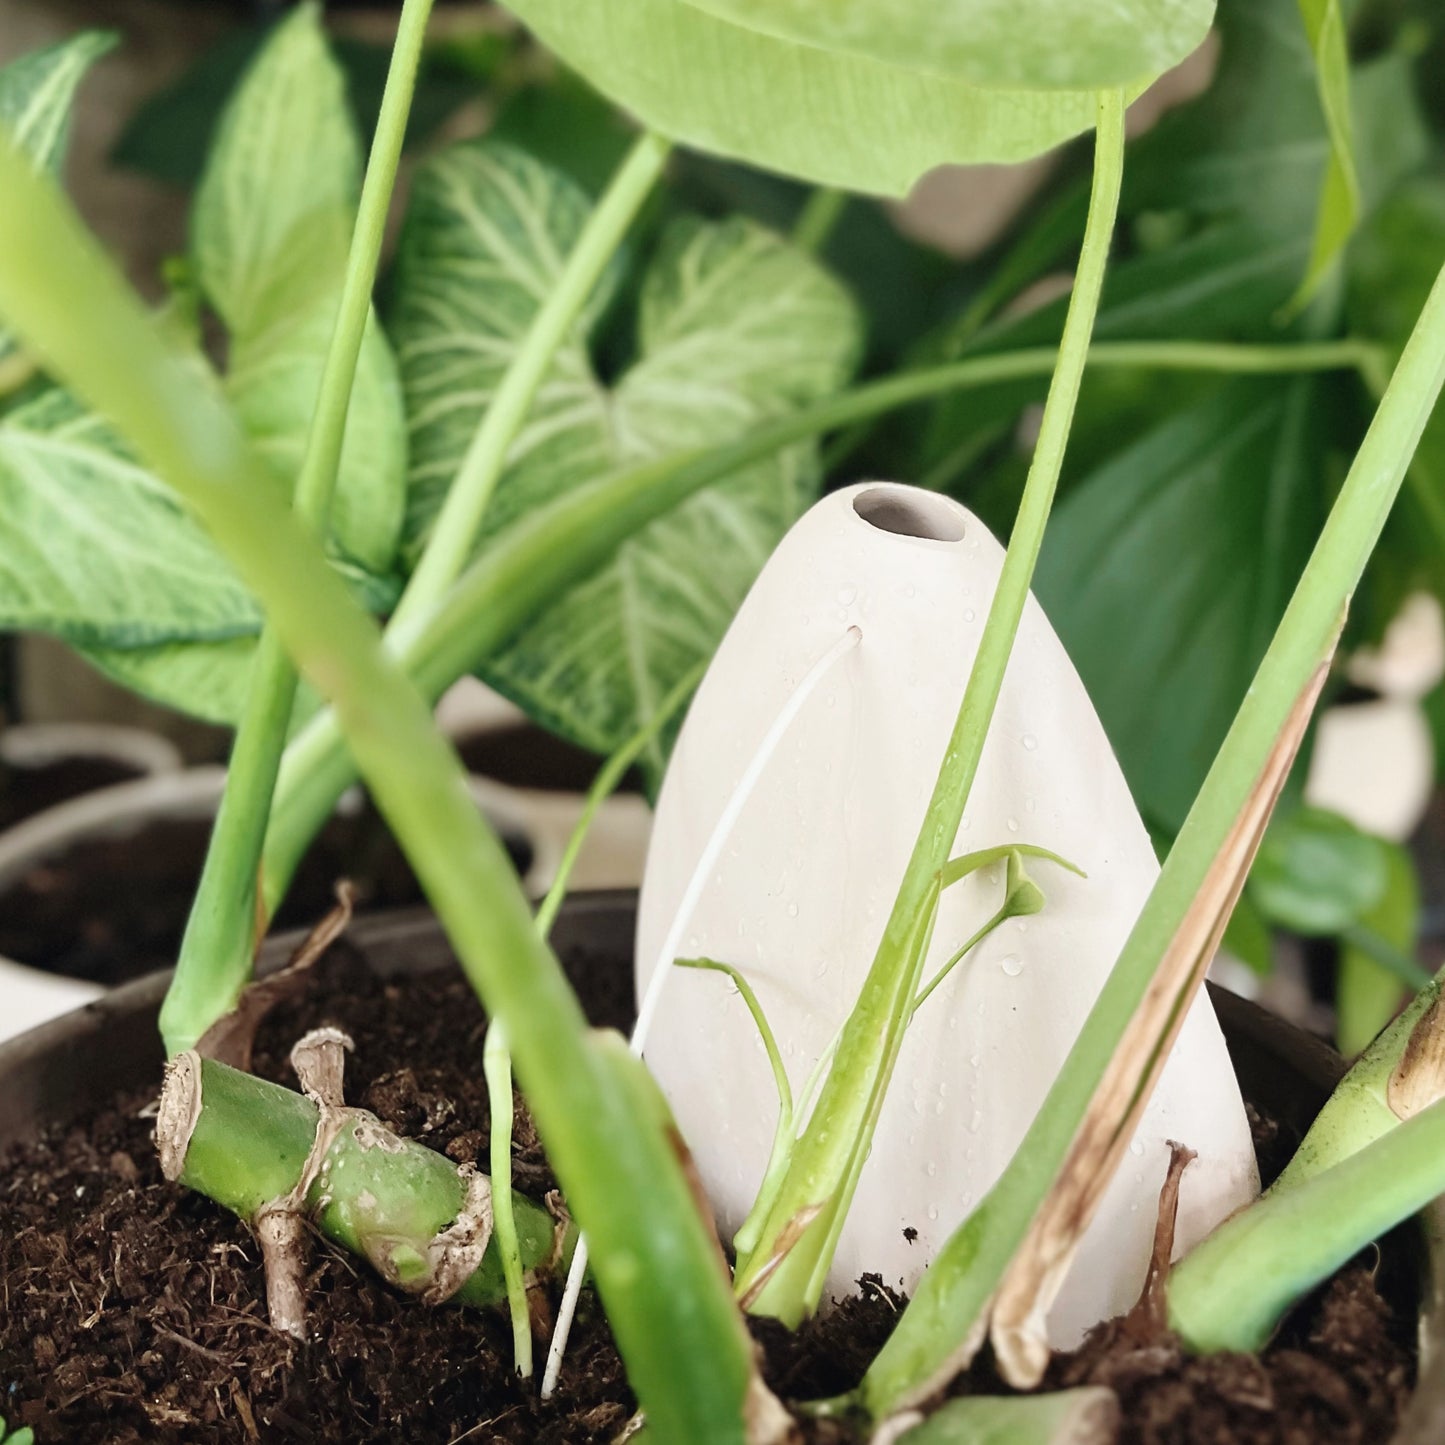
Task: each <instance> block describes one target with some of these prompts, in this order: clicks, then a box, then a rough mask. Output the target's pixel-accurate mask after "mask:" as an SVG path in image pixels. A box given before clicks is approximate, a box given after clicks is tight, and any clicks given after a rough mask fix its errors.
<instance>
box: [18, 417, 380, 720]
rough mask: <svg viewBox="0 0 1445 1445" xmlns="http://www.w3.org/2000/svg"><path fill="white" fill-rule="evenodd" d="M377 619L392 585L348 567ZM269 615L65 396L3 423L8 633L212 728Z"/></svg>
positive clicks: (240, 683)
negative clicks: (63, 647) (55, 641)
mask: <svg viewBox="0 0 1445 1445" xmlns="http://www.w3.org/2000/svg"><path fill="white" fill-rule="evenodd" d="M338 566H339V568H340V570H341V571H342V573H343V575H344V576H345V577H346V578H347V580H348V582H349V583H350V584H351V586H352V588H353V590H354V592H355V593H356V595H357V596H358V597H359V598H360V599H361V600H362V601H363V602H364V603H365V604H366V605H367V606H368V607H370V608H371V609H372V610H374V611H381V610H384V609H385V608H386V607H388V606H389V605H390V604H391V603H392V602H393V601H394V599H395V591H396V589H395V585H394V584H393V583H392V582H390V581H389V580H383V579H378V578H375V577H372V576H370V575H369V574H367V573H366V572H364V571H362V570H361V569H359V568H356V567H355V566H352V565H350V564H347V563H338ZM260 626H261V614H260V610H259V609H258V608H257V606H256V604H255V602H254V601H253V600H252V598H251V596H250V594H249V593H248V592H247V591H246V589H245V588H244V587H243V586H242V584H241V582H240V581H239V579H238V578H237V577H236V575H235V573H234V572H233V571H232V570H231V568H230V566H229V564H228V563H227V562H226V560H225V559H224V557H222V555H221V553H220V552H219V551H218V550H217V548H216V547H215V546H214V545H213V543H212V542H211V540H210V538H209V536H207V534H206V533H205V532H204V530H203V529H202V528H201V527H200V526H199V525H198V524H197V523H196V522H195V521H194V520H193V519H192V518H191V516H190V514H189V513H188V512H187V511H186V509H185V508H184V506H182V504H181V503H180V502H179V501H178V500H177V499H176V495H175V492H174V490H173V489H172V488H170V487H168V486H166V485H165V484H164V483H162V482H161V481H159V480H158V479H157V478H156V477H155V476H154V475H152V474H151V473H150V472H149V471H147V470H146V469H145V468H144V467H142V466H141V465H140V464H139V463H138V462H136V461H135V460H134V458H133V456H132V455H131V453H130V451H129V449H128V448H127V447H126V446H125V444H124V443H123V442H122V441H121V439H120V438H119V437H118V436H117V435H116V433H115V431H114V430H113V429H112V428H111V427H110V426H108V425H107V424H106V423H105V422H103V421H102V420H101V419H99V418H98V417H96V416H95V415H94V414H93V413H91V412H89V411H87V410H86V409H85V408H84V407H82V406H81V405H80V404H79V403H78V402H77V401H75V399H74V398H72V397H71V396H70V395H69V394H68V393H66V392H64V391H61V390H58V389H55V390H50V391H47V392H45V393H43V394H42V395H41V396H39V397H38V398H36V399H35V400H34V401H32V402H29V403H27V404H26V405H24V406H22V407H19V408H17V409H16V410H15V411H13V412H11V413H10V414H9V415H7V416H6V417H5V419H4V421H3V422H0V629H5V630H35V631H43V632H50V633H53V634H55V635H56V636H59V637H62V638H64V639H65V640H66V641H67V642H69V643H71V644H72V645H73V646H75V647H77V648H78V649H79V650H80V651H81V652H82V653H83V654H84V655H85V656H86V657H88V658H89V659H90V660H91V661H92V662H93V663H95V664H96V666H98V667H100V668H101V669H102V670H103V671H105V672H107V673H109V674H110V675H111V676H112V677H115V678H116V679H117V680H118V681H120V682H123V683H124V684H125V685H126V686H128V687H131V688H132V689H134V690H135V691H137V692H141V693H144V694H145V695H146V696H148V697H151V698H153V699H155V700H156V701H158V702H163V703H166V704H168V705H170V706H172V707H175V708H177V709H179V710H181V711H184V712H189V713H192V714H195V715H196V716H199V717H204V718H207V719H209V720H211V721H214V722H233V721H235V719H236V717H237V716H238V715H239V713H240V708H241V704H242V702H243V701H244V697H245V686H246V678H247V675H248V672H249V668H250V663H251V657H252V655H253V653H254V650H255V642H256V636H257V634H258V632H259V630H260Z"/></svg>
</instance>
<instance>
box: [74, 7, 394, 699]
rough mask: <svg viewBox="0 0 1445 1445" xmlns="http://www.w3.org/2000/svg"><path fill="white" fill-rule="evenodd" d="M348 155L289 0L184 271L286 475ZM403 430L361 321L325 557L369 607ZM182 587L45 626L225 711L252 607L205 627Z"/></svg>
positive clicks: (379, 344) (150, 689) (236, 101)
mask: <svg viewBox="0 0 1445 1445" xmlns="http://www.w3.org/2000/svg"><path fill="white" fill-rule="evenodd" d="M360 169H361V157H360V147H359V143H358V140H357V136H356V131H355V123H354V121H353V119H352V116H351V112H350V109H349V107H348V104H347V99H346V93H345V84H344V80H343V77H342V74H341V71H340V70H339V68H338V67H337V65H336V63H335V61H334V60H333V59H332V57H331V55H330V52H329V50H328V48H327V44H326V40H325V36H324V34H323V32H322V30H321V25H320V17H319V12H318V10H317V9H316V7H315V6H313V5H305V6H302V7H300V8H299V9H298V10H297V11H296V12H295V13H294V14H293V15H291V16H290V17H288V18H287V19H286V20H284V21H283V22H282V23H281V24H279V25H278V26H276V28H275V29H274V30H273V31H272V32H271V33H270V35H269V36H268V38H267V40H266V43H265V44H264V46H262V47H261V49H260V51H259V53H258V54H257V56H256V58H255V60H254V61H253V62H252V64H251V65H250V67H249V68H248V70H247V71H246V73H245V76H244V77H243V79H242V80H241V83H240V84H239V85H238V86H237V88H236V90H235V93H234V95H233V96H232V97H231V99H230V101H229V103H228V104H227V106H226V109H225V112H224V114H223V117H222V120H221V124H220V128H219V131H218V133H217V136H216V140H215V145H214V148H213V150H212V153H211V155H210V158H209V160H208V163H207V166H206V170H205V174H204V175H203V177H202V180H201V184H200V188H199V191H198V194H197V198H196V203H195V208H194V210H193V213H192V218H191V230H192V253H193V259H194V270H195V276H196V280H197V283H198V284H199V286H200V288H201V290H202V292H203V293H204V295H205V298H206V300H207V301H208V302H209V303H210V304H211V306H213V307H214V308H215V310H216V312H217V314H218V315H219V316H220V318H221V320H222V321H223V322H224V323H225V326H226V328H227V332H228V352H227V361H228V369H227V374H226V377H225V380H224V383H223V385H224V387H225V390H226V392H227V394H228V395H229V397H230V398H231V400H232V402H233V403H234V405H235V408H236V411H237V413H238V414H239V415H240V417H241V418H242V421H243V422H244V424H245V426H246V428H247V430H248V432H249V434H250V436H251V439H252V441H253V442H254V443H255V445H256V448H257V450H258V451H259V452H260V453H261V454H263V455H264V456H266V457H267V458H268V459H269V460H270V461H271V462H272V463H273V465H274V466H275V467H276V470H277V471H278V473H279V474H280V475H282V476H283V477H286V478H288V479H290V480H291V481H293V482H294V480H295V478H296V475H297V473H298V472H299V469H300V466H301V460H302V456H303V454H304V451H305V447H306V441H307V437H308V434H309V431H310V427H311V420H312V412H313V409H314V406H315V402H316V396H317V391H318V388H319V385H320V380H321V372H322V368H323V366H324V363H325V357H326V352H327V348H328V346H329V344H330V339H331V332H332V327H333V324H334V319H335V312H336V305H337V301H338V298H339V294H340V287H341V281H342V276H343V274H344V271H345V267H346V258H347V251H348V248H349V244H350V234H351V227H352V222H353V217H354V214H355V207H356V199H357V192H358V187H359V184H360ZM405 440H406V438H405V422H404V415H403V406H402V396H401V382H400V377H399V375H398V372H397V368H396V363H395V361H394V359H393V357H392V354H391V349H390V346H389V344H388V343H387V341H386V338H385V336H384V335H383V334H382V331H381V328H380V327H379V326H378V325H376V324H375V323H373V324H372V325H371V326H370V327H369V328H368V330H367V333H366V337H365V340H364V342H363V345H362V348H361V355H360V358H359V360H358V364H357V371H356V377H355V381H354V384H353V389H352V399H351V410H350V415H349V418H348V421H347V428H346V438H345V444H344V447H343V451H342V458H341V467H340V472H339V476H338V481H337V490H336V494H335V498H334V501H333V503H332V512H331V528H330V550H331V552H332V554H333V557H334V559H335V561H336V564H337V566H338V567H339V568H340V569H341V570H342V572H343V573H344V574H345V575H347V577H348V578H349V580H351V582H352V583H353V586H354V587H355V588H356V590H357V592H358V594H359V595H360V596H361V597H362V598H363V599H364V600H365V601H366V603H367V605H368V606H370V607H372V608H373V609H380V608H383V607H385V606H387V605H389V603H390V602H391V601H392V600H393V599H394V596H395V587H394V585H393V583H392V582H390V581H389V580H388V578H389V574H390V573H391V570H392V568H393V566H394V564H395V560H396V554H397V547H398V543H399V539H400V532H401V521H402V510H403V507H404V504H405V473H406V449H405ZM115 515H117V516H119V517H122V518H123V519H124V524H125V525H127V526H128V525H131V524H132V523H133V522H136V520H137V519H136V515H135V514H134V513H133V511H131V510H128V509H127V507H126V506H124V505H117V507H116V508H115ZM202 540H204V539H202ZM206 546H207V548H209V543H207V544H206ZM210 557H211V559H212V561H211V565H212V567H213V568H214V567H219V571H218V572H217V573H216V574H215V575H217V576H221V577H228V576H229V572H228V570H227V569H225V568H224V567H222V566H220V559H219V556H218V555H217V554H215V553H214V552H213V551H212V552H210ZM158 565H160V564H158ZM88 591H89V589H88V584H87V595H88ZM196 597H197V600H198V604H199V605H198V606H197V607H196V608H195V609H194V610H193V612H192V614H191V615H190V616H189V618H187V617H186V616H185V615H184V610H182V614H181V615H180V616H179V617H177V618H175V619H172V624H173V625H168V626H166V627H165V628H163V629H162V628H157V627H155V626H152V627H150V628H149V629H146V628H140V629H138V630H136V629H132V630H126V629H124V628H121V627H118V626H110V627H105V628H102V629H101V630H100V632H99V634H98V635H92V634H91V633H89V632H84V631H81V630H78V629H76V628H74V627H69V628H59V629H57V630H60V631H61V633H62V635H64V636H67V637H68V638H69V640H71V641H73V642H76V643H77V644H81V645H82V646H83V650H84V651H85V652H86V655H87V656H88V657H89V658H90V660H91V661H92V662H94V663H95V664H96V665H97V666H98V667H100V668H101V669H102V670H103V671H105V672H107V673H109V674H110V675H111V676H113V677H115V678H117V679H118V680H120V681H121V682H123V683H125V685H126V686H128V687H131V688H133V689H135V690H136V691H138V692H142V693H144V694H146V695H147V696H148V697H151V698H154V699H156V700H157V701H160V702H164V703H167V704H169V705H171V706H173V707H177V708H180V709H183V710H184V711H187V712H191V713H194V714H197V715H199V716H201V717H205V718H209V719H211V720H213V721H218V722H233V721H235V719H236V718H237V717H238V716H239V713H240V709H241V705H242V702H243V701H244V697H245V689H246V680H247V677H248V676H249V671H250V664H251V658H252V656H253V653H254V649H255V635H256V632H257V630H258V627H259V616H258V615H257V614H256V612H255V609H254V607H251V606H250V604H249V601H248V603H247V611H246V613H245V616H244V618H243V619H242V620H241V621H239V622H238V623H237V625H235V626H233V627H231V628H229V629H226V630H217V629H215V628H213V627H208V626H205V625H203V623H204V617H205V610H204V608H205V605H207V602H208V597H207V594H206V593H205V592H204V590H203V589H199V590H197V592H196ZM183 598H184V589H182V600H183ZM138 605H139V604H138ZM157 639H159V640H157Z"/></svg>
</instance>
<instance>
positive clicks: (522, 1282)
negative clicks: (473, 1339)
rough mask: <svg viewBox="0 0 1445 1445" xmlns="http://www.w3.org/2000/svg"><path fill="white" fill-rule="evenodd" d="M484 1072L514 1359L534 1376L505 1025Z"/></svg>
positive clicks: (489, 1048)
mask: <svg viewBox="0 0 1445 1445" xmlns="http://www.w3.org/2000/svg"><path fill="white" fill-rule="evenodd" d="M482 1074H483V1077H484V1078H485V1079H486V1081H487V1109H488V1113H489V1115H490V1117H491V1138H490V1140H489V1141H488V1145H487V1152H488V1159H489V1162H490V1164H491V1171H492V1184H493V1189H494V1193H493V1197H492V1225H493V1229H494V1230H495V1233H496V1240H495V1244H496V1254H497V1257H498V1258H499V1259H500V1260H501V1263H502V1279H503V1282H504V1285H505V1289H506V1295H507V1310H508V1313H509V1314H510V1316H511V1320H512V1358H513V1360H514V1362H515V1364H516V1368H517V1373H518V1374H519V1375H520V1376H521V1377H522V1378H523V1379H524V1380H530V1379H531V1378H532V1315H531V1311H530V1309H528V1307H527V1282H526V1277H525V1271H526V1265H527V1262H526V1256H525V1254H524V1251H523V1247H522V1239H521V1236H520V1234H519V1233H518V1230H517V1216H516V1211H515V1210H514V1209H513V1208H512V1115H513V1109H514V1105H513V1102H512V1053H511V1050H510V1049H509V1048H508V1047H507V1030H506V1026H505V1025H504V1024H502V1023H501V1022H500V1021H495V1022H493V1023H492V1024H490V1025H489V1026H488V1028H487V1038H486V1042H485V1043H484V1044H483V1045H482Z"/></svg>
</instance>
